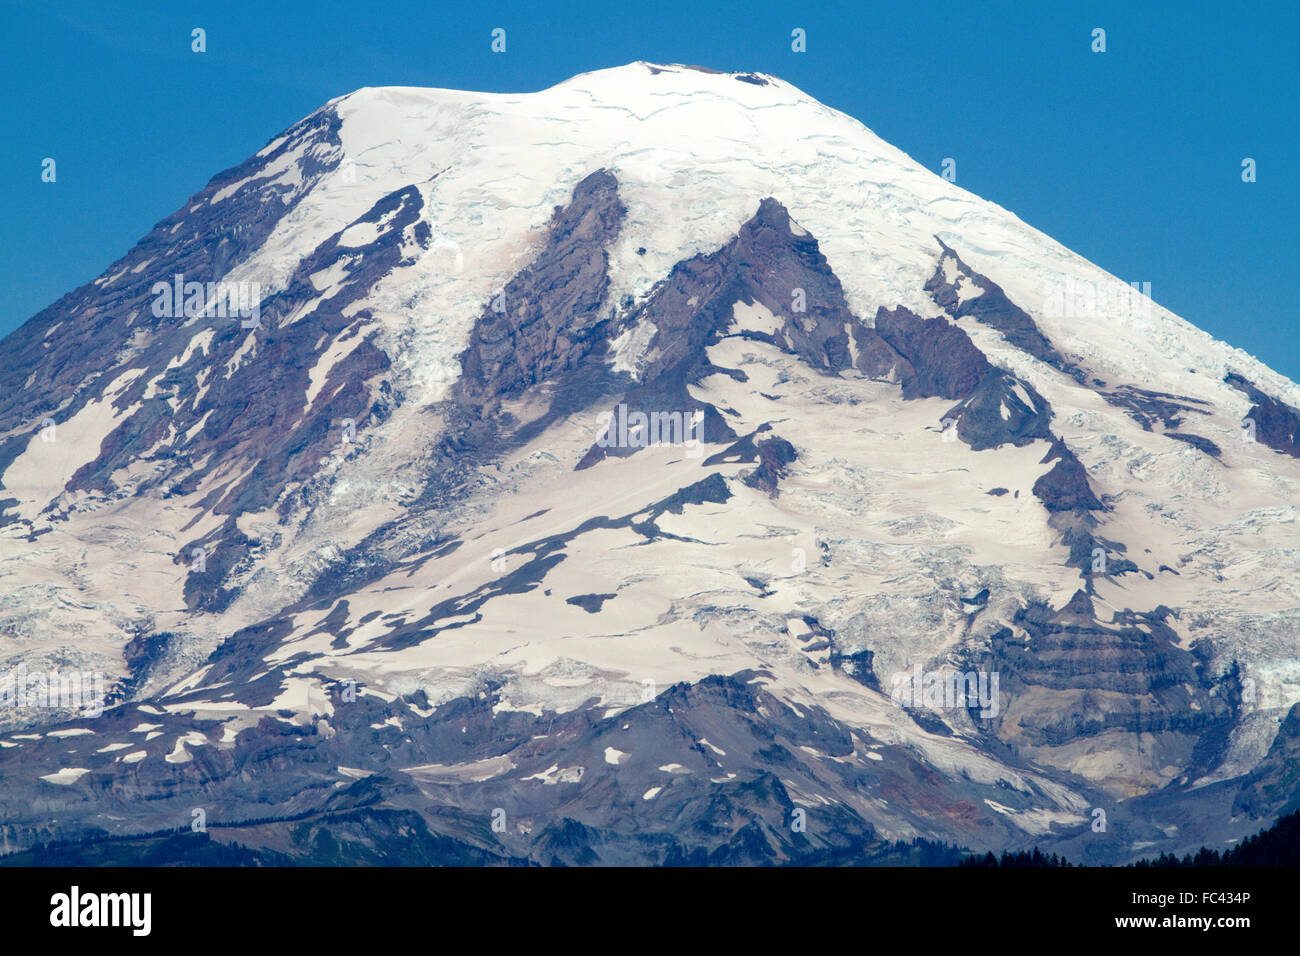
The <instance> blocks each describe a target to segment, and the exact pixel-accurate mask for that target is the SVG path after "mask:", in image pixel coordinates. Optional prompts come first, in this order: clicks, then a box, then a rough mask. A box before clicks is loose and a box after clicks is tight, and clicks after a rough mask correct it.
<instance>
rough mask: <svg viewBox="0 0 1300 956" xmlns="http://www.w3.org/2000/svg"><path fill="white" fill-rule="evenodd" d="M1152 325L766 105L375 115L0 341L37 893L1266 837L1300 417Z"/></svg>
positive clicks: (656, 91)
mask: <svg viewBox="0 0 1300 956" xmlns="http://www.w3.org/2000/svg"><path fill="white" fill-rule="evenodd" d="M177 276H179V277H180V278H179V279H177ZM178 282H179V283H180V288H181V292H182V294H175V293H174V292H171V291H169V290H170V289H172V288H174V287H175V286H176V284H177V283H178ZM188 282H195V283H202V284H203V287H202V289H201V290H199V292H198V299H197V300H194V301H195V305H194V307H193V308H188V309H187V308H186V306H188V305H189V303H190V292H189V291H187V288H186V286H185V283H188ZM208 283H213V286H212V287H211V288H209V287H208V285H207V284H208ZM1081 288H1082V289H1087V290H1091V294H1092V296H1093V299H1092V301H1093V303H1096V302H1102V303H1104V306H1103V307H1100V308H1084V309H1082V310H1080V309H1079V308H1078V303H1077V302H1076V301H1075V299H1076V298H1077V296H1075V295H1074V293H1075V292H1076V291H1077V290H1078V289H1081ZM1127 288H1128V287H1127V286H1125V285H1124V284H1123V283H1122V282H1120V281H1119V280H1117V279H1115V278H1114V277H1111V276H1108V275H1106V274H1105V273H1104V272H1102V271H1101V270H1098V269H1097V268H1096V267H1094V266H1092V265H1091V264H1089V263H1087V262H1085V261H1083V260H1081V259H1079V258H1078V257H1076V256H1074V255H1073V254H1071V253H1069V252H1068V251H1067V250H1065V249H1063V248H1062V247H1060V246H1059V245H1058V244H1056V243H1054V242H1052V241H1051V240H1050V239H1048V238H1047V237H1044V236H1042V235H1041V234H1039V233H1037V232H1035V231H1034V230H1032V229H1030V228H1029V227H1027V226H1025V225H1024V224H1023V223H1021V222H1020V221H1019V220H1017V219H1016V218H1015V217H1014V216H1012V215H1011V214H1009V213H1007V212H1006V211H1004V210H1001V209H999V208H998V207H996V206H994V205H992V204H990V203H987V202H984V201H983V200H979V199H977V198H976V197H973V196H970V195H969V194H967V193H965V192H963V191H962V190H960V189H958V188H956V187H955V186H953V185H951V184H949V183H946V182H944V181H943V180H941V179H939V178H938V177H935V176H934V175H933V174H931V173H929V172H927V171H925V170H924V169H922V168H920V167H919V166H918V165H917V164H915V163H914V162H913V161H912V160H910V159H909V158H908V157H906V156H905V155H903V154H902V153H900V152H898V151H897V150H895V149H893V148H892V147H890V146H888V145H887V144H885V143H883V142H881V141H880V140H879V139H878V138H876V137H875V136H873V135H872V134H871V133H870V132H869V131H868V130H866V129H865V128H863V127H862V126H861V125H859V124H858V123H857V122H856V121H854V120H852V119H850V118H848V117H846V116H844V115H843V114H839V113H836V112H834V111H833V110H829V109H827V108H826V107H824V106H822V105H820V104H818V103H816V102H815V101H813V100H811V99H809V98H808V97H807V96H805V95H804V94H802V93H800V92H799V91H798V90H795V89H794V88H793V87H790V86H789V85H788V84H785V83H783V82H781V81H779V80H777V79H774V78H771V77H765V76H759V75H757V74H736V75H732V74H719V73H713V72H709V71H702V70H699V69H694V68H687V67H668V66H656V65H650V64H644V63H637V64H632V65H629V66H627V67H622V68H619V69H616V70H607V71H601V72H599V73H594V74H586V75H583V76H580V77H576V78H574V79H573V80H570V81H568V82H566V83H563V84H560V85H559V86H557V87H554V88H552V89H550V90H546V91H542V92H540V93H534V94H525V95H497V94H476V93H461V92H455V91H445V90H414V89H366V90H361V91H358V92H357V93H354V94H352V95H350V96H347V97H343V98H341V99H338V100H335V101H332V102H331V103H329V104H327V105H326V106H325V107H323V108H322V109H321V110H319V111H318V112H317V113H315V114H313V115H312V116H311V117H308V118H307V119H305V120H303V121H302V122H301V123H299V124H297V125H296V126H294V127H293V128H291V129H290V130H289V131H286V133H284V134H282V135H281V136H279V137H276V138H275V139H273V140H272V141H271V142H270V143H268V145H267V146H266V147H265V148H264V149H263V150H261V151H260V152H259V153H258V154H257V155H256V156H254V157H253V158H252V159H250V160H249V161H248V162H247V163H245V164H244V165H242V166H240V167H238V168H237V169H235V170H232V171H229V172H227V173H223V174H221V175H219V176H218V177H216V178H215V179H214V180H213V181H212V182H211V183H209V185H208V186H207V187H205V189H203V190H202V191H200V192H199V193H198V194H196V195H195V196H194V197H192V199H191V200H190V201H189V202H188V203H187V204H186V206H185V208H184V209H182V210H181V211H179V212H178V213H176V214H175V215H173V216H172V217H170V218H168V219H167V220H164V221H163V222H162V223H160V224H159V226H158V227H156V228H155V230H154V231H153V232H152V233H151V234H150V235H149V236H147V237H146V238H145V239H144V240H142V241H141V243H140V244H138V245H137V246H136V247H135V248H134V249H133V250H132V251H131V252H129V253H128V254H127V255H126V256H125V257H124V258H123V259H122V260H121V261H119V262H118V263H115V264H114V265H113V266H110V268H109V269H108V270H106V272H105V273H104V275H103V276H101V277H100V279H97V280H96V281H95V282H93V283H91V284H89V285H88V286H86V287H83V288H82V289H79V290H76V291H75V292H73V293H70V294H69V295H68V296H65V297H64V298H63V299H62V300H60V301H59V302H58V303H55V305H53V306H51V307H50V308H49V309H47V310H46V311H45V312H43V313H41V314H40V315H38V316H36V317H34V318H33V319H32V320H31V321H30V322H28V323H27V324H26V325H25V326H23V327H22V328H21V329H19V330H18V331H17V332H15V333H14V334H13V335H11V336H10V337H9V338H7V339H6V340H5V341H4V344H3V346H2V348H3V349H4V351H5V354H6V357H7V358H8V359H9V361H8V362H6V363H3V364H4V372H3V374H4V375H5V377H6V385H7V387H6V389H5V391H4V395H5V399H4V401H3V404H0V469H2V471H0V481H2V482H3V485H4V488H3V491H2V492H0V498H3V499H5V500H4V502H3V503H4V505H5V509H4V512H3V517H0V522H3V527H2V528H0V533H3V534H4V539H3V544H2V545H0V574H3V575H4V576H5V577H6V579H7V580H8V581H9V582H10V588H9V589H8V597H7V599H6V601H5V603H4V606H3V611H0V628H2V629H3V630H2V631H0V633H2V634H3V635H4V640H3V643H2V644H0V646H2V647H3V649H4V651H5V654H6V658H7V660H8V662H9V666H10V667H11V668H16V667H17V666H18V665H19V664H21V665H23V666H24V667H25V668H26V671H27V673H28V674H49V673H50V672H52V671H55V670H56V669H62V670H64V671H68V670H75V671H77V672H93V673H96V674H100V673H102V674H103V675H105V678H106V681H107V684H108V685H109V686H110V687H111V688H112V690H111V694H110V697H111V701H110V702H111V703H112V704H113V706H111V707H109V708H108V709H107V710H105V711H104V712H103V714H102V715H92V714H89V713H83V714H81V715H77V714H76V708H75V707H70V706H50V703H49V701H48V700H46V701H45V702H44V703H39V702H38V703H37V704H35V705H30V701H23V702H16V706H14V707H12V708H9V709H7V710H6V711H5V717H6V720H7V726H8V729H9V731H10V733H8V735H7V736H6V737H5V738H4V739H3V740H0V744H3V747H2V748H0V776H2V777H3V779H4V782H5V788H4V794H5V796H4V797H3V801H4V808H5V814H4V821H5V830H4V832H5V840H6V842H5V846H6V848H7V849H8V850H9V851H18V850H23V849H26V848H29V847H31V846H33V845H36V844H38V843H43V842H48V841H50V840H51V839H54V840H60V841H72V842H74V843H75V842H76V841H79V840H93V839H96V838H98V837H100V836H103V835H105V834H111V835H115V836H130V835H134V834H145V833H154V832H159V831H165V830H169V829H171V828H174V827H179V826H184V825H188V824H189V821H190V819H191V815H192V812H193V810H194V809H195V808H201V809H203V811H204V813H203V818H204V820H205V821H207V823H206V825H207V826H209V827H210V828H211V829H210V832H211V833H212V834H213V836H214V838H216V839H222V836H221V835H222V834H224V835H226V837H227V838H228V839H229V840H230V841H231V842H234V843H239V844H240V845H242V846H245V847H251V848H252V849H254V850H259V851H264V852H266V853H268V854H283V855H284V856H285V857H286V858H294V857H296V856H297V857H303V858H306V857H307V856H310V853H311V852H312V851H311V846H312V845H314V844H313V843H312V841H314V840H316V839H317V836H315V835H313V836H311V837H310V839H309V840H308V842H307V843H304V842H303V839H304V838H303V833H302V827H303V826H304V825H306V824H305V823H304V821H311V823H310V826H311V827H312V828H314V829H313V830H312V833H313V834H315V833H317V831H319V832H324V833H326V834H330V836H329V837H328V839H338V835H339V834H342V833H345V832H346V833H347V834H349V839H356V840H360V841H361V842H362V843H364V842H365V841H366V840H367V839H368V837H367V835H366V834H367V833H372V835H373V836H374V840H375V842H376V844H380V843H384V842H385V841H386V840H387V839H388V837H387V836H384V835H383V834H386V833H388V831H387V830H386V829H385V828H387V827H389V826H392V825H396V824H395V823H394V822H393V821H395V820H397V819H399V816H400V819H402V820H404V821H407V822H406V823H403V824H402V825H404V826H405V825H411V824H410V821H412V820H418V821H419V823H418V826H420V827H423V828H424V829H425V830H427V831H428V834H429V841H431V842H429V843H428V846H446V847H449V848H450V847H453V846H454V847H456V848H458V849H456V850H455V852H456V853H463V854H465V858H466V859H473V860H476V861H478V862H488V861H493V860H495V861H511V860H515V861H517V860H524V859H530V860H534V861H538V862H544V863H550V862H565V863H586V862H597V861H599V862H607V863H664V862H682V861H684V860H687V859H690V860H695V859H699V860H700V861H701V862H732V863H735V862H781V861H787V860H811V859H827V858H832V857H833V858H836V859H840V858H844V857H845V855H846V854H847V855H852V854H856V853H862V854H868V855H869V854H870V853H872V852H874V849H878V848H882V847H884V846H885V845H886V844H888V843H891V842H892V841H894V840H898V839H905V840H906V839H911V838H913V837H924V838H927V839H934V840H940V841H943V842H946V843H950V844H954V845H961V846H966V847H970V848H972V849H976V850H981V851H982V850H985V849H992V850H1001V849H1013V848H1016V847H1020V846H1028V845H1031V844H1032V845H1036V846H1059V847H1061V848H1062V851H1063V852H1068V853H1069V855H1070V856H1071V858H1072V859H1081V858H1087V859H1090V860H1092V861H1095V862H1116V861H1122V860H1128V859H1133V858H1136V857H1138V856H1150V855H1151V854H1152V853H1159V852H1165V851H1168V852H1179V851H1180V850H1184V851H1185V849H1186V848H1189V847H1195V846H1199V845H1201V844H1202V843H1206V842H1211V841H1215V840H1230V839H1235V838H1239V837H1241V836H1244V835H1245V834H1248V833H1250V832H1254V831H1255V830H1257V829H1258V828H1259V825H1258V821H1259V820H1260V819H1265V818H1271V817H1273V816H1276V814H1277V813H1278V812H1279V811H1280V810H1281V808H1282V807H1283V806H1285V805H1287V804H1288V801H1293V800H1294V782H1293V781H1294V767H1295V763H1294V759H1295V758H1294V755H1293V753H1292V748H1290V746H1289V745H1288V744H1287V741H1288V740H1289V739H1290V736H1289V735H1288V733H1287V732H1286V727H1288V726H1289V725H1290V724H1289V723H1283V720H1284V718H1287V715H1288V714H1291V715H1292V717H1291V720H1290V722H1294V713H1295V712H1296V711H1295V710H1294V708H1295V705H1296V704H1297V702H1300V669H1298V668H1297V665H1296V663H1295V662H1296V659H1297V643H1298V642H1300V627H1298V625H1300V602H1298V601H1297V594H1296V584H1295V582H1296V580H1297V575H1296V571H1297V564H1298V563H1300V550H1298V549H1296V547H1295V544H1294V542H1295V540H1296V539H1295V529H1296V519H1297V509H1296V506H1295V504H1294V502H1295V501H1296V500H1297V496H1296V489H1297V482H1298V481H1300V462H1297V460H1296V444H1295V440H1296V435H1297V434H1300V431H1298V429H1300V414H1298V413H1297V412H1296V410H1295V408H1296V406H1297V405H1298V404H1300V389H1297V388H1296V386H1295V385H1294V384H1292V383H1290V382H1288V381H1286V380H1285V379H1284V378H1282V377H1281V376H1278V375H1277V374H1275V373H1273V372H1272V371H1270V370H1269V369H1267V368H1266V367H1264V366H1262V365H1261V364H1260V363H1258V362H1256V361H1255V360H1253V359H1251V358H1250V357H1249V356H1246V355H1244V354H1243V353H1241V352H1239V351H1237V350H1234V349H1231V348H1230V347H1228V346H1226V345H1223V344H1222V343H1218V342H1215V341H1214V340H1212V339H1211V338H1210V337H1208V336H1206V335H1205V334H1204V333H1201V332H1200V331H1199V330H1196V329H1194V328H1193V327H1191V326H1190V325H1188V324H1187V323H1185V322H1183V321H1182V320H1181V319H1178V318H1177V317H1175V316H1173V315H1171V314H1169V313H1167V312H1166V311H1164V310H1162V309H1160V308H1159V307H1158V306H1156V305H1154V304H1153V303H1149V302H1145V301H1144V302H1139V303H1135V302H1134V301H1133V300H1132V299H1130V298H1128V297H1127V296H1123V297H1121V296H1120V294H1119V293H1120V292H1121V291H1122V290H1127ZM1061 290H1070V295H1069V296H1067V297H1064V298H1063V297H1062V296H1061V295H1060V293H1061ZM166 299H170V307H167V305H166V302H164V300H166ZM1066 299H1068V300H1069V301H1068V302H1067V301H1066ZM160 302H163V307H160V305H159V304H160ZM1115 302H1122V306H1114V304H1113V303H1115ZM1063 303H1064V304H1063ZM1243 418H1245V419H1248V420H1249V421H1248V422H1247V425H1246V426H1245V427H1243V424H1242V420H1243ZM1243 435H1245V437H1247V438H1252V439H1254V440H1253V441H1246V440H1243ZM909 675H914V676H915V678H916V680H915V681H913V680H912V678H911V677H910V676H909ZM936 675H939V677H942V678H943V679H942V680H937V679H935V676H936ZM953 675H965V676H969V678H970V681H969V684H968V685H966V690H968V691H969V692H970V696H967V694H966V693H962V692H954V689H953ZM11 679H12V675H11ZM23 679H24V680H25V679H26V678H23ZM963 679H964V677H963ZM945 681H946V682H947V683H948V684H949V687H950V689H949V690H948V691H947V692H945V691H944V688H943V687H942V686H940V685H941V684H942V683H943V682H945ZM11 683H12V680H11ZM913 690H914V691H915V692H913ZM47 696H48V695H47ZM83 709H84V708H83ZM92 709H94V708H92ZM360 806H364V807H367V808H373V809H374V811H375V812H374V813H370V812H369V811H366V812H364V813H360V815H359V816H358V809H357V808H358V807H360ZM146 808H147V809H146ZM1099 812H1100V814H1101V818H1103V819H1105V820H1106V821H1107V824H1106V826H1105V827H1104V828H1098V826H1097V821H1098V819H1099V816H1098V813H1099ZM393 814H398V815H399V816H393ZM51 820H52V821H55V822H53V823H51V822H50V821H51ZM254 823H256V827H255V830H256V832H255V833H254V830H253V829H250V828H253V827H254ZM367 828H373V832H372V831H370V830H367ZM322 839H325V838H323V837H322ZM440 840H444V841H448V842H446V843H439V842H438V841H440ZM426 849H427V847H426ZM391 852H392V853H397V852H398V851H396V850H393V851H391ZM420 852H421V853H424V852H425V850H421V851H420ZM447 852H452V850H451V849H448V851H447ZM344 856H345V857H346V854H344ZM276 858H277V859H278V858H279V857H276ZM421 859H423V857H421Z"/></svg>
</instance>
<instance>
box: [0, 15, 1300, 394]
mask: <svg viewBox="0 0 1300 956" xmlns="http://www.w3.org/2000/svg"><path fill="white" fill-rule="evenodd" d="M194 27H202V28H204V29H205V30H206V31H207V46H208V49H207V52H206V53H203V54H195V53H192V52H191V51H190V31H191V29H193V28H194ZM494 27H504V28H505V29H506V30H507V38H508V43H507V52H506V53H505V54H504V55H501V54H493V53H492V52H491V50H490V48H489V44H490V33H491V30H492V29H493V28H494ZM794 27H802V28H803V29H805V30H806V31H807V37H808V41H807V42H808V50H807V52H806V53H802V54H798V53H793V52H792V51H791V49H790V31H791V30H792V29H793V28H794ZM1096 27H1102V28H1104V29H1105V30H1106V40H1107V51H1106V52H1105V53H1103V54H1098V53H1093V52H1092V51H1091V50H1090V43H1091V32H1092V30H1093V29H1094V28H1096ZM1298 32H1300V6H1297V5H1296V4H1295V3H1286V4H1284V3H1274V4H1265V3H1251V2H1234V3H1231V4H1218V5H1214V6H1211V5H1209V4H1204V5H1203V4H1198V3H1193V2H1179V3H1163V2H1143V3H1140V4H1138V3H1041V4H1039V3H1024V2H1020V3H974V2H966V3H944V2H928V3H924V4H918V3H914V2H910V0H907V2H904V0H896V2H891V3H873V2H869V0H858V2H854V3H812V2H804V3H769V2H763V0H750V2H745V3H705V2H700V0H696V2H690V3H677V2H652V3H641V4H629V5H621V4H615V3H609V2H605V3H544V2H533V3H491V2H485V3H479V2H476V3H457V4H449V3H439V2H435V0H421V2H404V0H386V2H383V3H375V4H368V3H356V2H349V3H342V2H328V0H322V2H316V3H302V4H299V3H288V2H279V0H262V2H259V3H252V2H245V0H225V2H219V3H217V2H193V3H185V4H175V3H163V2H154V3H137V2H117V3H113V4H105V3H102V2H84V3H83V2H28V0H0V75H3V82H4V92H5V96H4V102H5V105H6V117H5V119H6V122H5V136H4V144H3V146H2V147H0V176H2V177H3V179H2V181H3V183H4V186H3V189H2V190H0V214H2V215H0V229H3V231H4V232H3V236H0V250H2V251H0V291H3V297H2V298H0V303H3V304H2V305H0V333H7V332H8V331H10V330H12V329H13V328H15V327H17V326H18V325H19V324H20V323H22V322H23V321H25V320H26V319H27V318H29V317H30V316H31V315H33V314H35V313H36V312H37V311H39V310H40V309H42V308H44V307H45V306H47V305H49V304H50V303H51V302H53V301H54V300H55V299H57V298H58V297H59V296H60V295H61V294H63V293H64V292H66V291H69V290H70V289H72V288H73V287H75V286H76V285H79V284H81V283H83V282H85V281H87V280H89V279H91V278H93V277H95V276H96V275H98V274H99V273H100V272H101V271H103V269H104V268H105V267H107V266H108V264H109V263H110V262H111V261H112V260H114V259H115V258H117V257H118V256H120V255H121V254H122V253H124V252H125V251H126V250H127V249H128V248H129V247H130V246H131V245H132V244H133V243H134V242H135V241H136V240H137V239H138V238H140V237H141V236H142V235H144V233H145V232H147V231H148V230H149V228H150V227H151V226H152V225H153V224H154V223H155V222H157V221H159V220H160V219H162V218H164V217H165V216H167V215H168V214H170V213H171V212H172V211H174V210H175V209H177V208H178V207H179V206H180V205H181V204H182V203H183V202H184V200H185V199H186V198H187V197H188V196H190V195H191V194H193V193H194V192H196V191H197V190H198V189H200V188H201V187H202V186H203V185H204V184H205V183H206V182H207V181H208V179H209V178H211V176H212V175H214V174H215V173H217V172H218V171H220V170H222V169H225V168H227V167H230V166H233V165H236V164H237V163H239V162H240V161H242V160H243V159H245V158H246V157H247V156H249V155H250V154H251V153H253V152H255V151H256V150H257V149H259V148H260V147H261V146H262V145H264V144H265V143H266V142H267V141H268V140H269V139H270V138H271V137H272V136H273V135H274V134H276V133H277V132H279V131H280V130H282V129H284V128H285V127H287V126H289V125H290V124H291V123H293V122H294V121H295V120H297V119H299V118H301V117H302V116H304V115H306V114H307V113H309V112H311V111H312V110H314V109H315V108H316V107H318V106H320V105H321V104H322V103H323V102H325V101H326V100H327V99H329V98H331V97H333V96H337V95H339V94H342V93H347V92H350V91H351V90H353V89H356V88H357V87H361V86H381V85H411V86H442V87H455V88H464V89H479V90H493V91H524V90H536V89H542V88H544V87H547V86H550V85H552V84H554V83H557V82H559V81H561V80H563V79H565V78H567V77H569V76H571V75H573V74H574V73H580V72H584V71H587V70H593V69H600V68H602V67H607V66H616V65H619V64H622V63H626V62H629V61H631V60H639V59H641V60H651V61H656V62H682V63H694V64H700V65H705V66H711V67H715V68H718V69H723V70H757V71H761V72H766V73H773V74H776V75H778V76H781V77H783V78H784V79H786V80H789V81H790V82H792V83H794V84H795V85H796V86H799V87H801V88H802V89H804V90H805V91H807V92H808V93H810V94H812V95H813V96H815V97H817V98H818V99H820V100H822V101H823V102H825V103H827V104H828V105H831V106H833V107H835V108H837V109H840V110H843V111H844V112H846V113H849V114H850V115H852V116H855V117H857V118H858V119H860V120H862V121H863V122H864V123H865V124H866V125H867V126H869V127H871V128H872V129H873V130H874V131H875V132H876V133H877V134H879V135H880V136H882V137H883V138H884V139H886V140H888V141H890V142H892V143H893V144H895V145H896V146H898V147H899V148H901V149H903V150H904V151H906V152H907V153H909V154H910V155H912V156H913V157H915V158H916V159H917V160H918V161H919V162H921V163H923V164H924V165H926V166H929V167H930V168H931V169H934V170H935V171H938V170H939V168H940V163H941V162H942V160H943V158H944V157H949V156H951V157H953V158H955V159H956V160H957V182H958V184H959V185H961V186H963V187H964V188H966V189H969V190H971V191H973V192H975V193H977V194H979V195H981V196H984V197H985V198H988V199H990V200H992V201H994V202H996V203H998V204H1000V205H1002V206H1004V207H1006V208H1008V209H1010V210H1012V211H1013V212H1015V213H1016V214H1017V215H1019V216H1020V217H1021V218H1022V219H1024V220H1025V221H1026V222H1028V223H1030V224H1031V225H1033V226H1035V227H1037V228H1038V229H1041V230H1042V231H1044V232H1046V233H1048V234H1049V235H1051V236H1053V237H1054V238H1056V239H1057V240H1059V241H1060V242H1062V243H1064V244H1065V245H1066V246H1069V247H1070V248H1072V249H1074V250H1075V251H1077V252H1079V253H1080V254H1082V255H1084V256H1086V257H1087V258H1089V259H1091V260H1093V261H1094V262H1096V263H1097V264H1099V265H1101V266H1102V267H1103V268H1105V269H1107V270H1109V271H1110V272H1112V273H1114V274H1115V275H1117V276H1119V277H1120V278H1122V279H1124V280H1126V281H1138V282H1150V283H1151V291H1152V297H1153V298H1154V299H1156V301H1158V302H1160V303H1161V304H1162V305H1164V306H1166V307H1168V308H1170V309H1172V310H1173V311H1175V312H1177V313H1178V314H1180V315H1182V316H1184V317H1185V318H1187V319H1188V320H1190V321H1192V322H1194V323H1196V324H1197V325H1199V326H1200V327H1201V328H1203V329H1205V330H1207V331H1208V332H1210V333H1211V334H1213V335H1215V336H1216V337H1219V338H1222V339H1225V340H1226V341H1228V342H1230V343H1232V344H1233V345H1237V346H1239V347H1241V348H1243V349H1245V350H1247V351H1249V352H1251V353H1253V354H1255V355H1257V356H1258V357H1259V358H1261V359H1263V360H1264V361H1265V362H1267V363H1268V364H1269V365H1271V366H1273V367H1274V368H1276V369H1277V370H1279V371H1281V372H1283V373H1285V374H1287V375H1289V376H1290V377H1291V378H1292V379H1295V380H1300V305H1298V304H1297V298H1298V297H1297V294H1296V289H1295V280H1296V278H1297V272H1298V271H1300V270H1297V263H1298V262H1300V227H1298V225H1297V223H1300V200H1298V199H1297V195H1298V193H1300V190H1298V189H1297V172H1298V170H1297V164H1298V159H1297V157H1298V156H1300V132H1298V131H1297V117H1298V116H1300V66H1298V65H1297V64H1298V63H1300V40H1297V34H1298ZM45 157H53V158H54V159H55V160H56V162H57V175H58V178H57V182H55V183H53V184H49V183H42V182H41V162H42V160H43V159H44V158H45ZM1244 157H1251V158H1253V159H1255V160H1256V162H1257V165H1258V181H1257V182H1254V183H1243V182H1242V181H1241V162H1242V159H1243V158H1244Z"/></svg>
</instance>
